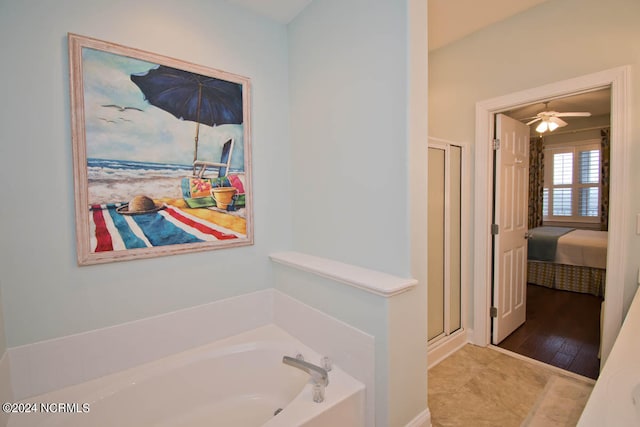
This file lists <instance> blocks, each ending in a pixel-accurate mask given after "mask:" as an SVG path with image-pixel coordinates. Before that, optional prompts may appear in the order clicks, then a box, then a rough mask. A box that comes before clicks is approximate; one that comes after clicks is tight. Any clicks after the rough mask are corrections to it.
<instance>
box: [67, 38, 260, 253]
mask: <svg viewBox="0 0 640 427" xmlns="http://www.w3.org/2000/svg"><path fill="white" fill-rule="evenodd" d="M68 45H69V67H70V91H71V126H72V140H73V168H74V187H75V221H76V242H77V252H78V264H80V265H90V264H99V263H106V262H114V261H124V260H131V259H138V258H150V257H156V256H165V255H174V254H181V253H186V252H194V251H205V250H213V249H224V248H230V247H235V246H242V245H251V244H253V214H252V212H253V206H252V191H251V144H250V124H251V123H250V82H249V79H248V78H246V77H242V76H238V75H235V74H232V73H228V72H224V71H220V70H216V69H212V68H208V67H205V66H201V65H196V64H192V63H189V62H185V61H180V60H177V59H173V58H169V57H166V56H162V55H158V54H154V53H151V52H145V51H142V50H139V49H134V48H130V47H125V46H121V45H118V44H114V43H110V42H106V41H101V40H96V39H92V38H88V37H84V36H80V35H76V34H69V35H68Z"/></svg>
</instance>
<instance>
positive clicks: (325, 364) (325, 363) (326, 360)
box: [320, 356, 333, 372]
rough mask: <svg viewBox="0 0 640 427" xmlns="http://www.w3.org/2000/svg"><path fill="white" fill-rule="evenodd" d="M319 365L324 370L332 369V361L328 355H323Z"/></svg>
mask: <svg viewBox="0 0 640 427" xmlns="http://www.w3.org/2000/svg"><path fill="white" fill-rule="evenodd" d="M320 366H322V367H323V368H324V370H325V371H327V372H331V369H333V362H332V361H331V359H329V357H328V356H324V357H323V358H322V360H321V361H320Z"/></svg>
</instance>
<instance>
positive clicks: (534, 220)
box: [529, 136, 544, 229]
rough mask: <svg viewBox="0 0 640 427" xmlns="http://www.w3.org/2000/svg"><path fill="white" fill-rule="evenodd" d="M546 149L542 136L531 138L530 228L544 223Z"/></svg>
mask: <svg viewBox="0 0 640 427" xmlns="http://www.w3.org/2000/svg"><path fill="white" fill-rule="evenodd" d="M543 190H544V150H543V139H542V136H538V137H533V138H531V139H530V140H529V229H532V228H535V227H540V226H541V225H542V196H543Z"/></svg>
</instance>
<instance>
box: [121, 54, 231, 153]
mask: <svg viewBox="0 0 640 427" xmlns="http://www.w3.org/2000/svg"><path fill="white" fill-rule="evenodd" d="M131 81H133V83H135V84H136V85H137V86H138V87H139V88H140V90H141V91H142V93H143V94H144V97H145V99H146V100H147V101H148V102H149V103H150V104H151V105H154V106H156V107H158V108H161V109H163V110H165V111H167V112H168V113H171V114H173V115H174V116H176V117H177V118H178V119H180V120H188V121H192V122H195V123H196V133H195V150H194V154H193V160H194V161H195V160H197V158H198V135H199V133H200V124H204V125H208V126H218V125H224V124H237V125H239V124H242V122H243V116H242V85H241V84H240V83H234V82H230V81H227V80H221V79H217V78H214V77H209V76H203V75H201V74H195V73H191V72H188V71H184V70H179V69H176V68H172V67H167V66H164V65H160V66H158V67H157V68H152V69H151V70H149V71H147V72H145V73H144V74H132V75H131Z"/></svg>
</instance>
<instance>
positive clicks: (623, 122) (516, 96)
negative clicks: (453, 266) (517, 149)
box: [472, 67, 630, 363]
mask: <svg viewBox="0 0 640 427" xmlns="http://www.w3.org/2000/svg"><path fill="white" fill-rule="evenodd" d="M629 75H630V69H629V67H620V68H615V69H611V70H606V71H603V72H599V73H595V74H591V75H587V76H583V77H578V78H574V79H570V80H565V81H562V82H557V83H553V84H549V85H545V86H541V87H538V88H534V89H530V90H526V91H522V92H517V93H513V94H510V95H506V96H502V97H499V98H494V99H490V100H486V101H482V102H478V103H477V104H476V150H475V164H476V168H475V194H476V198H475V209H474V214H475V218H474V225H475V229H474V254H475V257H474V274H473V277H474V284H475V285H474V329H475V330H474V334H473V337H472V338H473V340H472V341H473V343H474V344H476V345H481V346H486V345H489V343H490V341H491V317H490V309H491V303H492V300H491V288H492V286H491V285H492V256H491V254H492V239H491V235H490V231H491V227H492V220H493V217H492V214H493V164H492V162H491V158H492V155H493V147H492V136H493V133H494V124H493V121H492V119H493V116H494V115H496V114H498V113H500V112H503V111H509V110H512V109H515V108H518V107H521V106H525V105H529V104H533V103H536V102H540V101H542V100H548V99H553V98H562V97H566V96H568V95H572V94H578V93H583V92H588V91H594V90H597V89H601V88H606V87H610V88H611V160H610V162H611V177H610V182H611V186H612V187H614V188H616V191H615V192H611V194H610V203H609V205H610V214H609V234H608V248H607V251H608V257H607V258H608V259H607V264H606V283H607V286H606V289H605V299H604V304H603V309H604V314H603V317H602V335H601V337H602V339H601V359H600V360H601V363H604V362H605V361H606V358H607V356H608V355H609V352H610V351H611V347H612V346H613V342H614V341H615V337H616V335H617V333H618V331H619V329H620V326H621V323H622V312H623V292H624V274H625V272H626V270H627V268H626V267H627V256H626V242H625V239H624V231H625V230H626V219H625V215H624V213H625V212H628V203H627V201H625V200H624V197H623V195H624V194H626V193H627V191H626V190H627V189H626V187H627V186H628V172H627V170H628V166H627V164H626V163H627V162H626V159H627V158H628V156H627V154H626V153H627V152H628V150H629V146H628V145H629V142H628V137H627V126H628V125H627V123H628V111H629V107H628V99H629V93H628V92H629V83H628V82H629Z"/></svg>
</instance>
